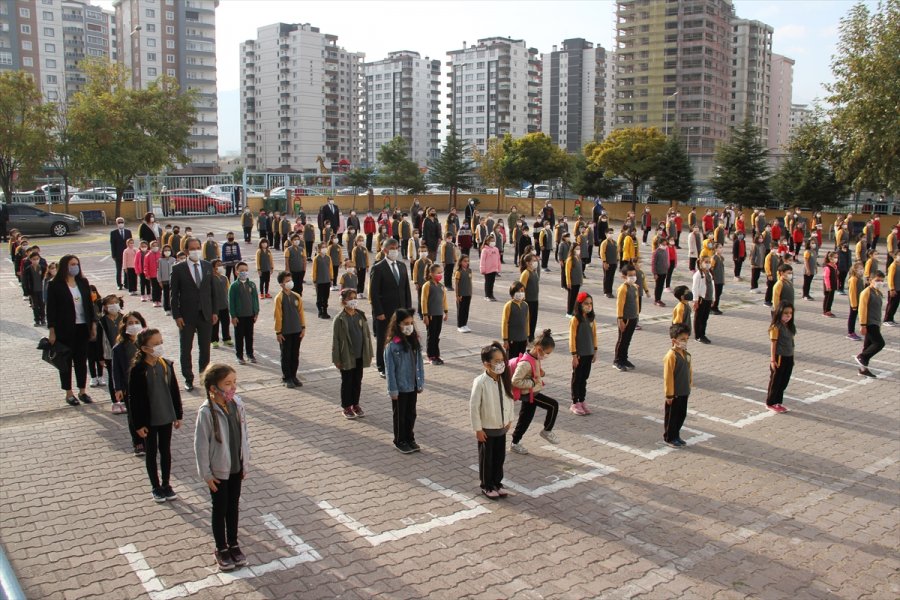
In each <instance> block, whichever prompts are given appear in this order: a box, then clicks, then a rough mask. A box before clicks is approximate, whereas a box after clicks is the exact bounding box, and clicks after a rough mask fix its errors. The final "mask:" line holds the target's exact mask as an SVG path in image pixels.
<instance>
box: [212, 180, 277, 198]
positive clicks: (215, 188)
mask: <svg viewBox="0 0 900 600" xmlns="http://www.w3.org/2000/svg"><path fill="white" fill-rule="evenodd" d="M239 187H241V184H239V183H219V184H215V185H208V186H206V187H205V188H204V189H203V191H204V192H206V193H207V194H212V195H213V196H215V197H217V198H221V199H223V200H231V199H233V198H234V190H235V188H239ZM262 197H263V194H262V192H257V191H256V190H254V189H252V188H244V198H262Z"/></svg>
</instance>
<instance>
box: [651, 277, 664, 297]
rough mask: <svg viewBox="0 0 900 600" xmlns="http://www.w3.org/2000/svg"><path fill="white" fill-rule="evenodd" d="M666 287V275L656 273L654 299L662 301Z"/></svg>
mask: <svg viewBox="0 0 900 600" xmlns="http://www.w3.org/2000/svg"><path fill="white" fill-rule="evenodd" d="M665 287H666V276H665V275H656V285H655V286H654V287H653V299H654V300H656V301H657V302H662V295H663V290H664V289H665Z"/></svg>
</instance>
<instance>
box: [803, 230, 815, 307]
mask: <svg viewBox="0 0 900 600" xmlns="http://www.w3.org/2000/svg"><path fill="white" fill-rule="evenodd" d="M817 248H818V245H817V244H816V242H815V240H813V239H812V238H810V239H808V240H806V248H805V249H804V251H803V296H802V298H803V299H804V300H812V299H813V298H812V296H810V295H809V294H810V290H811V288H812V280H813V277H815V276H816V267H817V266H818V259H819V257H818V252H817V251H816V249H817Z"/></svg>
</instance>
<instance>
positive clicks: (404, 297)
mask: <svg viewBox="0 0 900 600" xmlns="http://www.w3.org/2000/svg"><path fill="white" fill-rule="evenodd" d="M399 245H400V243H399V242H398V241H397V240H395V239H394V238H388V239H387V240H386V241H385V242H384V245H383V246H382V247H383V249H384V258H383V259H382V260H380V261H378V262H377V263H376V264H375V266H374V267H372V275H371V282H370V284H369V286H370V287H369V299H370V300H371V301H372V315H373V316H374V317H375V319H374V329H375V341H376V350H375V358H376V363H377V365H378V373H379V374H381V376H382V377H384V342H385V339H384V338H385V335H386V334H387V326H388V323H389V322H390V320H391V317H393V316H394V313H395V312H396V311H397V309H398V308H406V309H412V295H411V294H410V291H409V274H408V273H407V272H406V265H405V264H403V263H401V262H400V250H399Z"/></svg>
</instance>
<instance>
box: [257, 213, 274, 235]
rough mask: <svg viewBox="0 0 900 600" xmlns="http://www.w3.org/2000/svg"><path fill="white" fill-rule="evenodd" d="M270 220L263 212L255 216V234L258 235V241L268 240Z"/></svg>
mask: <svg viewBox="0 0 900 600" xmlns="http://www.w3.org/2000/svg"><path fill="white" fill-rule="evenodd" d="M270 219H271V217H269V215H267V214H266V211H264V210H261V211H259V214H257V215H256V232H257V233H258V234H259V239H260V240H263V239H268V236H269V221H270Z"/></svg>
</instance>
